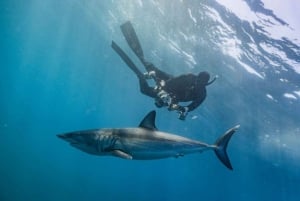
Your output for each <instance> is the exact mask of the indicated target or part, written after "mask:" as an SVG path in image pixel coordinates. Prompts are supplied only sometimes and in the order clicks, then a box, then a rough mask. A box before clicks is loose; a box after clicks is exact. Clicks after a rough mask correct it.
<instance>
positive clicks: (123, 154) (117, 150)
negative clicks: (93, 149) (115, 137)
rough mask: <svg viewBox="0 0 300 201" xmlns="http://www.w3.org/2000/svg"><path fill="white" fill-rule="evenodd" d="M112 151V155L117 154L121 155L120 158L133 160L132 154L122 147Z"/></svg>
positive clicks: (117, 155)
mask: <svg viewBox="0 0 300 201" xmlns="http://www.w3.org/2000/svg"><path fill="white" fill-rule="evenodd" d="M111 152H112V155H114V156H116V157H120V158H123V159H128V160H132V156H131V155H130V154H128V153H126V152H124V151H122V150H120V149H115V150H113V151H111Z"/></svg>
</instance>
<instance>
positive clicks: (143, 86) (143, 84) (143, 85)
mask: <svg viewBox="0 0 300 201" xmlns="http://www.w3.org/2000/svg"><path fill="white" fill-rule="evenodd" d="M139 83H140V91H141V92H142V93H143V94H145V95H147V96H150V97H152V98H155V97H156V91H155V89H154V88H153V87H150V86H149V85H148V83H147V81H146V79H145V78H139Z"/></svg>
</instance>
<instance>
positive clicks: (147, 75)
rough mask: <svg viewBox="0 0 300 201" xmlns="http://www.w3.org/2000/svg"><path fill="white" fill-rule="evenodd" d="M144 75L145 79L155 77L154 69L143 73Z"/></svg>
mask: <svg viewBox="0 0 300 201" xmlns="http://www.w3.org/2000/svg"><path fill="white" fill-rule="evenodd" d="M144 77H145V79H147V80H149V79H153V78H154V77H155V71H149V72H146V73H144Z"/></svg>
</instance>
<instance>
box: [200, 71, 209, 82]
mask: <svg viewBox="0 0 300 201" xmlns="http://www.w3.org/2000/svg"><path fill="white" fill-rule="evenodd" d="M209 79H210V75H209V73H208V72H206V71H203V72H200V73H199V74H198V77H197V82H198V84H199V85H207V84H208V81H209Z"/></svg>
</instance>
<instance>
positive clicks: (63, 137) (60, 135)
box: [56, 134, 67, 140]
mask: <svg viewBox="0 0 300 201" xmlns="http://www.w3.org/2000/svg"><path fill="white" fill-rule="evenodd" d="M56 136H57V137H59V138H61V139H63V140H64V139H66V138H67V136H66V135H65V134H57V135H56Z"/></svg>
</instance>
